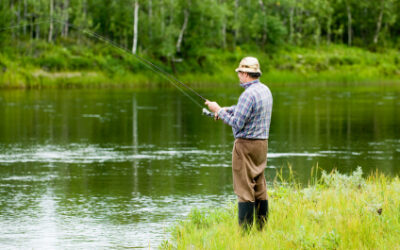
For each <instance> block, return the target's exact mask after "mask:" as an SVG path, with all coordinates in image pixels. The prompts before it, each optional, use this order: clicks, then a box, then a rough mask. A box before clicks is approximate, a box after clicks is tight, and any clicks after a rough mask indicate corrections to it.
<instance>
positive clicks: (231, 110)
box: [224, 105, 236, 114]
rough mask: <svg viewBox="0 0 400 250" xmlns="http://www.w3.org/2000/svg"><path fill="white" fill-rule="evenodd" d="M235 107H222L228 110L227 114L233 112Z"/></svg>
mask: <svg viewBox="0 0 400 250" xmlns="http://www.w3.org/2000/svg"><path fill="white" fill-rule="evenodd" d="M235 108H236V105H232V106H230V107H225V108H224V109H225V111H226V112H228V113H229V114H233V112H235Z"/></svg>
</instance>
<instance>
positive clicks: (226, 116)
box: [218, 80, 272, 139]
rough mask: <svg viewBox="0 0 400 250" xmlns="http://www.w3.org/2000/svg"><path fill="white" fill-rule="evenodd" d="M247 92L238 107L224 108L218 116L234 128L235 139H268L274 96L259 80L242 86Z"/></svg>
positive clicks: (240, 99)
mask: <svg viewBox="0 0 400 250" xmlns="http://www.w3.org/2000/svg"><path fill="white" fill-rule="evenodd" d="M240 86H242V87H244V88H245V91H243V93H242V94H241V95H240V97H239V101H238V103H237V104H236V105H234V106H231V107H228V108H222V109H220V110H219V111H218V116H219V118H220V119H221V120H223V121H224V122H225V123H226V124H228V125H229V126H231V127H232V130H233V135H234V136H235V138H246V139H268V136H269V125H270V123H271V112H272V94H271V91H270V90H269V88H268V87H267V86H265V85H264V84H262V83H261V82H260V81H259V80H255V81H252V82H246V83H242V84H240Z"/></svg>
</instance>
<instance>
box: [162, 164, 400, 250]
mask: <svg viewBox="0 0 400 250" xmlns="http://www.w3.org/2000/svg"><path fill="white" fill-rule="evenodd" d="M289 183H290V184H289ZM289 183H287V182H282V181H275V184H274V186H273V188H272V189H270V190H269V195H270V199H269V204H270V213H269V220H268V224H267V226H266V228H264V230H263V231H261V232H260V231H257V229H255V228H254V227H253V229H252V231H251V232H250V233H248V234H245V233H243V232H242V231H241V230H240V228H239V226H238V225H237V208H236V207H237V206H236V204H228V205H227V206H226V207H223V208H216V209H210V210H199V209H194V210H193V211H192V212H191V213H190V214H189V216H188V218H187V219H186V220H184V221H181V222H179V223H178V224H177V225H176V226H174V227H173V228H172V236H171V237H172V238H171V239H170V240H166V241H164V242H163V243H162V244H161V246H160V247H161V248H163V249H400V243H399V239H400V196H399V193H400V179H399V178H398V177H396V178H388V177H386V176H384V175H382V174H378V173H376V174H374V175H371V176H369V177H368V178H366V179H363V177H362V171H361V169H360V168H359V169H358V170H357V171H355V172H353V173H352V174H351V175H343V174H340V173H337V172H333V173H330V174H327V173H325V172H323V173H322V176H321V177H320V178H318V179H316V178H314V179H313V181H312V183H311V184H309V185H308V186H307V187H302V186H301V185H300V184H296V182H293V180H290V182H289Z"/></svg>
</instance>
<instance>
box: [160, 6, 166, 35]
mask: <svg viewBox="0 0 400 250" xmlns="http://www.w3.org/2000/svg"><path fill="white" fill-rule="evenodd" d="M160 2H161V3H160V6H161V7H160V8H161V9H160V12H161V35H163V36H164V32H165V20H164V19H165V17H164V1H163V0H160Z"/></svg>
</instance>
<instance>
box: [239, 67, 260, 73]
mask: <svg viewBox="0 0 400 250" xmlns="http://www.w3.org/2000/svg"><path fill="white" fill-rule="evenodd" d="M235 71H236V72H246V73H260V74H261V70H254V69H252V68H237V69H235Z"/></svg>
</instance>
